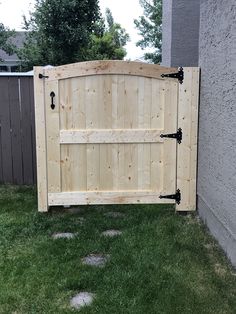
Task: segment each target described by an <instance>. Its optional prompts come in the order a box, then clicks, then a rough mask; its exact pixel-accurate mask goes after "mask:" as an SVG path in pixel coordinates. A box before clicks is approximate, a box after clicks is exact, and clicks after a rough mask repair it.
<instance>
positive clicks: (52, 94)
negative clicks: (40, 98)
mask: <svg viewBox="0 0 236 314" xmlns="http://www.w3.org/2000/svg"><path fill="white" fill-rule="evenodd" d="M55 96H56V95H55V93H54V92H51V93H50V97H51V100H52V102H51V108H52V110H54V109H55V104H54V97H55Z"/></svg>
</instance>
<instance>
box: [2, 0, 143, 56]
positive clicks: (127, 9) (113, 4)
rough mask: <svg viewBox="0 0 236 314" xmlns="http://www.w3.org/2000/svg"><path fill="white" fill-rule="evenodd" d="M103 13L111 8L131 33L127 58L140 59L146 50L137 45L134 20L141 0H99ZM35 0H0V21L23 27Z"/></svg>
mask: <svg viewBox="0 0 236 314" xmlns="http://www.w3.org/2000/svg"><path fill="white" fill-rule="evenodd" d="M99 1H100V7H101V11H102V13H104V12H105V9H106V8H107V7H108V8H110V9H111V11H112V14H113V17H114V20H115V22H118V23H120V24H121V25H122V27H124V28H125V29H126V31H127V32H128V33H129V35H130V38H131V41H130V42H129V43H128V44H127V46H126V50H127V56H126V58H127V59H131V60H135V59H140V58H141V57H142V56H143V54H144V52H143V51H142V50H141V49H140V48H138V47H136V45H135V43H136V42H137V41H138V40H139V39H140V37H139V36H138V30H137V29H135V26H134V23H133V20H134V19H135V18H138V17H139V16H140V15H142V12H143V11H142V8H141V6H140V4H139V0H119V1H117V0H99ZM33 8H34V0H0V22H2V23H3V24H4V25H5V26H8V27H10V28H14V29H15V30H21V29H22V20H23V19H22V15H23V14H25V15H26V16H27V15H28V12H29V10H31V11H32V10H33Z"/></svg>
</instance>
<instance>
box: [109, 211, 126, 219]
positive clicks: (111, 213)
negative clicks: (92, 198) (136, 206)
mask: <svg viewBox="0 0 236 314" xmlns="http://www.w3.org/2000/svg"><path fill="white" fill-rule="evenodd" d="M104 215H105V216H106V217H112V218H124V217H125V214H123V213H120V212H107V213H105V214H104Z"/></svg>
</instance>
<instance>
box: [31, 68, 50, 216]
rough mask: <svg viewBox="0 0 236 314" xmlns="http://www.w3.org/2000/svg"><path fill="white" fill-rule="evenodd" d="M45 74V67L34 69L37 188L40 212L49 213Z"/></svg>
mask: <svg viewBox="0 0 236 314" xmlns="http://www.w3.org/2000/svg"><path fill="white" fill-rule="evenodd" d="M39 74H44V70H43V67H34V95H35V129H36V153H37V188H38V210H39V211H40V212H47V211H48V188H47V149H46V117H45V99H44V97H45V96H44V84H45V83H44V78H41V79H40V78H39Z"/></svg>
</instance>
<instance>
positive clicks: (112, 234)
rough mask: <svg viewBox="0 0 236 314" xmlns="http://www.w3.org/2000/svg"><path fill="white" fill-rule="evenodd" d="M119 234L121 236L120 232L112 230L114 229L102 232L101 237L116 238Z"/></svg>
mask: <svg viewBox="0 0 236 314" xmlns="http://www.w3.org/2000/svg"><path fill="white" fill-rule="evenodd" d="M121 234H122V232H121V231H119V230H114V229H111V230H106V231H103V232H102V235H103V236H105V237H116V236H119V235H121Z"/></svg>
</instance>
